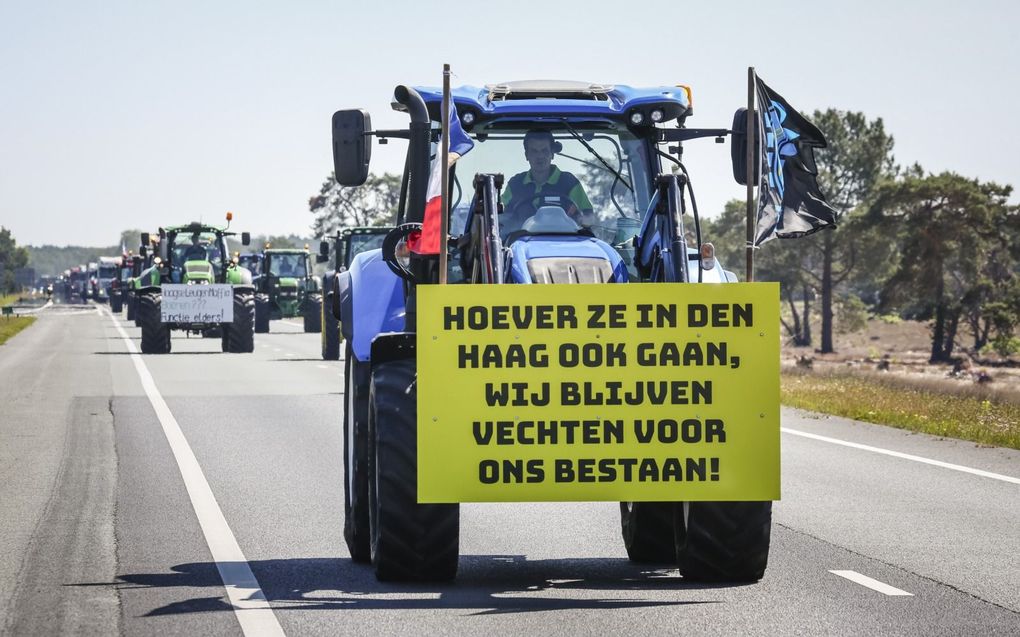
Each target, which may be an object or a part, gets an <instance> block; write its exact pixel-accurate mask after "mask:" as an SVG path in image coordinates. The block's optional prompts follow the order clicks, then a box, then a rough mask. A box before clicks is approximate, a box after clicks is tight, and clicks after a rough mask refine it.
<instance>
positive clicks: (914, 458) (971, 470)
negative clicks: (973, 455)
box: [780, 427, 1020, 484]
mask: <svg viewBox="0 0 1020 637" xmlns="http://www.w3.org/2000/svg"><path fill="white" fill-rule="evenodd" d="M780 430H781V431H782V432H783V433H786V434H790V435H792V436H801V437H803V438H810V439H812V440H820V441H822V442H828V443H832V444H834V445H842V446H844V447H851V448H853V449H861V450H862V451H870V452H872V453H880V454H882V455H884V456H892V457H893V458H901V459H903V460H910V461H913V462H920V463H923V464H930V465H932V466H935V467H941V468H943V469H951V470H953V471H961V472H963V473H969V474H972V475H975V476H981V477H982V478H991V479H992V480H1000V481H1002V482H1010V483H1012V484H1020V478H1014V477H1013V476H1004V475H1002V474H1001V473H992V472H991V471H982V470H981V469H974V468H972V467H965V466H963V465H959V464H952V463H949V462H942V461H941V460H932V459H931V458H924V457H922V456H914V455H911V454H909V453H901V452H899V451H892V450H890V449H882V448H881V447H872V446H870V445H862V444H860V443H857V442H848V441H846V440H839V439H838V438H829V437H828V436H819V435H818V434H810V433H807V432H806V431H797V430H796V429H789V428H787V427H781V428H780Z"/></svg>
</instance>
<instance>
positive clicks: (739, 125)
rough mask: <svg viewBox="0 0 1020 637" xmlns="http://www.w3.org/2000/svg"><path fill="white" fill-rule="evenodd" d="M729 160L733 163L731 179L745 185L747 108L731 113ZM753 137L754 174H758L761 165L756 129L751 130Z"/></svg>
mask: <svg viewBox="0 0 1020 637" xmlns="http://www.w3.org/2000/svg"><path fill="white" fill-rule="evenodd" d="M730 131H731V132H730V162H731V163H732V164H733V179H734V180H736V182H737V183H738V184H740V185H741V186H746V185H747V109H746V108H738V109H737V111H736V112H735V113H733V126H731V127H730ZM753 138H754V174H755V175H757V174H758V170H759V166H760V165H761V152H760V146H759V143H758V129H757V128H755V129H754V132H753Z"/></svg>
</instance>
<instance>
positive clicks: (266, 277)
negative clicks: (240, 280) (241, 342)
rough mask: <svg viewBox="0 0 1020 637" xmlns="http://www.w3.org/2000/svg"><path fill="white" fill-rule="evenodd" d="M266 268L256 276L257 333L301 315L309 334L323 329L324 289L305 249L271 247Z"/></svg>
mask: <svg viewBox="0 0 1020 637" xmlns="http://www.w3.org/2000/svg"><path fill="white" fill-rule="evenodd" d="M263 255H264V258H263V259H262V267H261V269H260V271H259V274H258V275H257V276H255V277H254V285H255V289H256V291H257V292H256V294H255V331H256V332H258V333H260V334H264V333H266V332H268V331H269V321H270V320H274V321H275V320H279V319H284V318H292V317H295V316H300V317H302V318H303V319H304V330H305V332H318V331H320V330H321V329H322V318H321V314H322V310H321V307H322V287H321V285H320V283H319V280H318V279H317V278H315V275H314V273H313V272H312V260H311V256H310V254H309V252H308V247H307V246H306V247H305V248H303V249H301V248H270V247H268V246H267V248H266V250H265V252H264V253H263Z"/></svg>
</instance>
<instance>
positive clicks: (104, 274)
mask: <svg viewBox="0 0 1020 637" xmlns="http://www.w3.org/2000/svg"><path fill="white" fill-rule="evenodd" d="M120 263H121V258H120V257H99V263H98V264H97V265H96V277H95V283H94V284H93V287H92V290H93V297H92V298H94V299H95V300H97V301H99V302H100V303H106V302H107V301H109V300H110V288H111V287H112V285H113V282H114V280H116V279H117V276H118V274H119V271H120Z"/></svg>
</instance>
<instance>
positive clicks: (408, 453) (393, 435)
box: [368, 359, 460, 582]
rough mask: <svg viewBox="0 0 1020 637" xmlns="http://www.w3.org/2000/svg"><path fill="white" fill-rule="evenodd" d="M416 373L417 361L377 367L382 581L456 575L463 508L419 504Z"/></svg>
mask: <svg viewBox="0 0 1020 637" xmlns="http://www.w3.org/2000/svg"><path fill="white" fill-rule="evenodd" d="M417 394H418V390H417V373H416V370H415V361H414V360H413V359H401V360H395V361H386V362H383V363H379V364H376V365H374V366H373V369H372V381H371V384H370V389H369V398H368V403H369V408H368V432H369V433H368V462H369V467H370V469H369V481H368V499H369V506H370V508H369V525H370V528H371V537H372V564H373V565H374V566H375V576H376V578H377V579H379V580H380V581H384V582H388V581H397V582H406V581H445V580H451V579H453V578H454V577H455V576H456V574H457V558H458V551H459V543H460V505H457V504H418V438H417V433H418V432H417V423H416V416H417V408H416V407H417Z"/></svg>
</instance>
